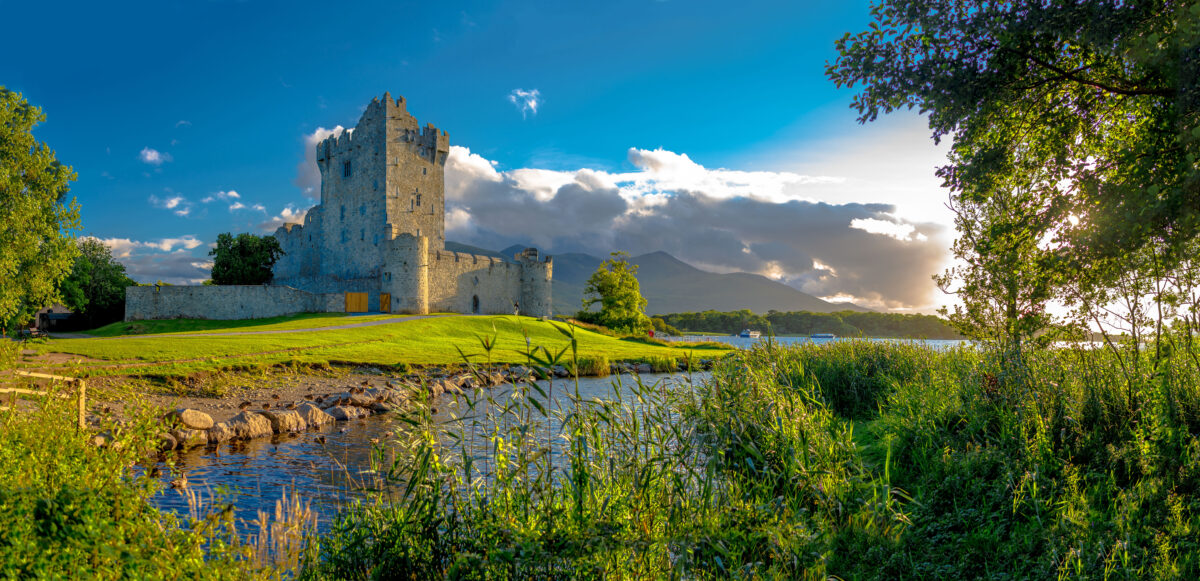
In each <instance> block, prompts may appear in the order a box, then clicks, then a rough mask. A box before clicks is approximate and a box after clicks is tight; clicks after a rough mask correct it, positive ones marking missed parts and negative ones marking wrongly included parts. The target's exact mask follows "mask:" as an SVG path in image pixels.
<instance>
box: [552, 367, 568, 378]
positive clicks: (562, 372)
mask: <svg viewBox="0 0 1200 581" xmlns="http://www.w3.org/2000/svg"><path fill="white" fill-rule="evenodd" d="M551 372H552V373H554V376H555V377H570V375H571V372H570V371H567V368H566V367H563V366H562V365H555V366H554V368H553V369H552V370H551Z"/></svg>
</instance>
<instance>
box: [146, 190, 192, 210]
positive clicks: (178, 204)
mask: <svg viewBox="0 0 1200 581" xmlns="http://www.w3.org/2000/svg"><path fill="white" fill-rule="evenodd" d="M167 194H168V196H167V197H165V198H160V197H158V196H155V195H151V196H150V198H149V200H150V205H152V206H154V207H155V208H159V209H162V210H171V211H172V212H174V213H175V215H177V216H187V215H188V214H190V213H191V212H192V202H191V201H189V200H188V199H187V198H185V197H184V196H181V195H179V194H175V193H174V192H172V191H171V190H170V189H168V190H167Z"/></svg>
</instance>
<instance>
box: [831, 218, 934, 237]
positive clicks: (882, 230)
mask: <svg viewBox="0 0 1200 581" xmlns="http://www.w3.org/2000/svg"><path fill="white" fill-rule="evenodd" d="M850 227H851V228H858V229H859V230H862V231H864V232H870V233H872V234H879V235H882V236H891V237H892V238H895V239H896V240H904V241H908V240H917V241H921V242H924V241H925V240H926V238H925V235H924V234H921V233H920V232H917V228H916V226H913V225H912V224H904V223H901V222H895V221H892V220H879V219H876V218H855V219H853V220H851V221H850Z"/></svg>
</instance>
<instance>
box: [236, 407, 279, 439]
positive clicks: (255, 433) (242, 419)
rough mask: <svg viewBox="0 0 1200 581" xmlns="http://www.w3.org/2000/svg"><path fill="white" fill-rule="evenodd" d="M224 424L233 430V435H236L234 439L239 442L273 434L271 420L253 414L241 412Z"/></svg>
mask: <svg viewBox="0 0 1200 581" xmlns="http://www.w3.org/2000/svg"><path fill="white" fill-rule="evenodd" d="M225 423H226V424H228V426H229V428H230V429H232V430H233V433H234V434H235V435H236V436H235V437H236V438H237V439H239V440H249V439H251V438H262V437H265V436H270V435H271V434H273V433H275V432H274V430H272V429H271V420H268V419H267V418H265V417H263V416H261V415H259V414H257V413H255V412H242V413H240V414H238V415H236V416H233V417H232V418H229V421H228V422H225Z"/></svg>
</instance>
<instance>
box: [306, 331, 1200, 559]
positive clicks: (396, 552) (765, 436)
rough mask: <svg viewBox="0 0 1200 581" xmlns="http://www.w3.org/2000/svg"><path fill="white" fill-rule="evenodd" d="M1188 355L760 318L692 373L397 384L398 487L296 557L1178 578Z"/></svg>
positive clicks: (546, 357)
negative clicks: (442, 399) (759, 334)
mask: <svg viewBox="0 0 1200 581" xmlns="http://www.w3.org/2000/svg"><path fill="white" fill-rule="evenodd" d="M573 353H574V351H573V350H572V348H571V339H570V338H569V337H568V338H567V339H566V342H565V346H564V345H562V344H560V347H556V348H552V349H545V348H531V350H530V352H529V353H527V356H528V357H529V361H530V364H532V365H535V366H538V367H541V368H547V367H549V366H551V365H553V364H556V363H561V360H562V359H565V358H570V357H572V356H573ZM1139 356H1141V357H1145V356H1146V355H1145V354H1144V353H1142V354H1141V355H1139ZM1195 362H1196V359H1195V358H1191V357H1190V356H1187V355H1185V354H1183V353H1178V354H1177V356H1174V357H1172V358H1170V359H1169V360H1166V361H1159V362H1158V363H1157V365H1156V364H1154V363H1153V362H1150V361H1145V362H1143V363H1144V364H1143V365H1141V366H1140V368H1141V369H1142V370H1143V373H1142V374H1140V375H1134V374H1129V373H1123V372H1122V371H1121V367H1120V365H1118V364H1117V362H1116V360H1115V354H1113V353H1110V352H1105V351H1102V350H1092V351H1088V350H1083V349H1058V350H1048V351H1042V352H1036V353H1030V354H1029V355H1028V357H1026V358H1025V359H1024V360H1023V365H1024V366H1025V369H1024V370H1022V371H1020V372H1019V373H1013V369H1012V365H1011V361H1010V362H1005V361H1003V360H1002V359H1001V358H1000V357H999V356H998V355H996V354H993V353H990V352H988V351H987V350H986V349H974V348H959V349H951V350H946V351H935V350H932V349H929V348H926V347H923V346H920V345H916V344H907V343H866V342H846V344H842V343H835V344H833V345H825V346H811V345H804V346H792V347H784V346H781V345H779V344H777V343H775V342H772V341H766V342H763V344H761V345H759V346H756V347H755V348H753V349H751V350H747V351H743V352H739V353H736V354H735V355H733V356H731V357H729V358H726V359H725V360H723V361H721V362H720V364H719V365H718V366H717V368H716V369H715V370H714V371H713V373H712V376H711V378H710V379H709V380H707V381H704V382H689V381H683V382H679V383H669V382H661V381H660V382H655V383H645V382H643V381H642V380H641V379H639V378H633V379H629V378H627V377H625V376H620V377H618V378H615V379H614V382H613V383H614V389H613V392H612V394H611V396H609V397H607V398H604V399H588V400H585V399H583V398H581V397H579V396H578V391H577V389H575V388H574V387H573V386H575V385H577V384H576V383H575V382H571V381H568V382H566V383H563V382H561V381H559V382H553V380H551V382H550V383H548V384H545V385H544V386H543V385H538V384H534V383H522V384H517V385H513V386H511V389H510V390H509V391H508V393H507V395H505V396H503V397H496V398H493V396H492V394H490V393H486V392H485V393H480V394H479V395H478V397H473V398H466V399H463V400H460V402H459V408H458V409H460V410H461V411H462V413H461V414H460V415H459V417H457V418H456V419H455V420H454V421H451V422H449V423H445V424H440V425H439V424H434V423H432V422H431V420H430V418H431V417H432V416H431V414H430V413H429V412H428V410H427V409H426V408H423V407H422V406H421V405H418V406H416V407H414V408H413V409H412V410H411V411H410V412H408V414H407V415H405V416H404V417H405V419H404V425H405V426H406V429H404V430H402V431H400V432H399V433H398V434H397V439H396V441H395V442H394V443H393V444H392V445H393V446H395V447H396V448H397V449H399V450H402V452H401V453H398V454H396V455H395V462H394V463H393V464H391V466H390V468H389V469H388V470H387V478H389V479H390V480H391V481H393V482H394V483H395V484H396V486H397V487H398V489H399V490H401V491H402V492H401V493H399V494H398V495H397V496H396V497H394V498H391V499H390V502H382V501H381V502H379V503H374V504H372V503H366V504H363V505H360V506H358V507H356V508H355V509H354V510H352V511H350V512H348V513H346V514H344V515H343V516H342V517H341V518H340V520H339V521H338V523H337V524H336V525H335V527H334V530H333V532H332V534H330V535H329V536H327V537H325V538H324V539H322V541H321V542H322V545H321V547H320V551H319V552H318V553H317V555H318V556H317V557H315V558H314V559H313V560H312V561H309V562H308V563H307V564H306V565H305V567H304V569H303V571H302V573H301V577H302V578H309V579H318V578H351V579H367V578H372V576H374V575H378V574H380V573H381V572H385V571H386V572H388V574H389V575H396V576H401V577H413V578H456V579H499V578H506V579H507V578H529V579H557V578H615V579H633V578H680V579H709V578H712V579H716V578H754V579H759V578H762V579H772V578H786V579H826V578H831V577H838V578H843V579H851V578H862V579H893V578H989V579H990V578H1029V579H1047V578H1064V577H1080V578H1096V579H1134V578H1136V579H1143V578H1160V579H1170V578H1197V577H1198V576H1200V515H1198V514H1197V511H1200V468H1197V466H1200V464H1198V463H1197V459H1198V458H1200V440H1198V439H1197V436H1195V435H1194V434H1198V433H1200V393H1198V389H1197V385H1198V384H1200V383H1198V381H1197V380H1198V379H1200V372H1198V369H1197V366H1196V363H1195ZM1126 363H1128V358H1126ZM1130 367H1131V366H1129V365H1126V368H1130ZM553 394H557V397H554V395H553Z"/></svg>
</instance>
